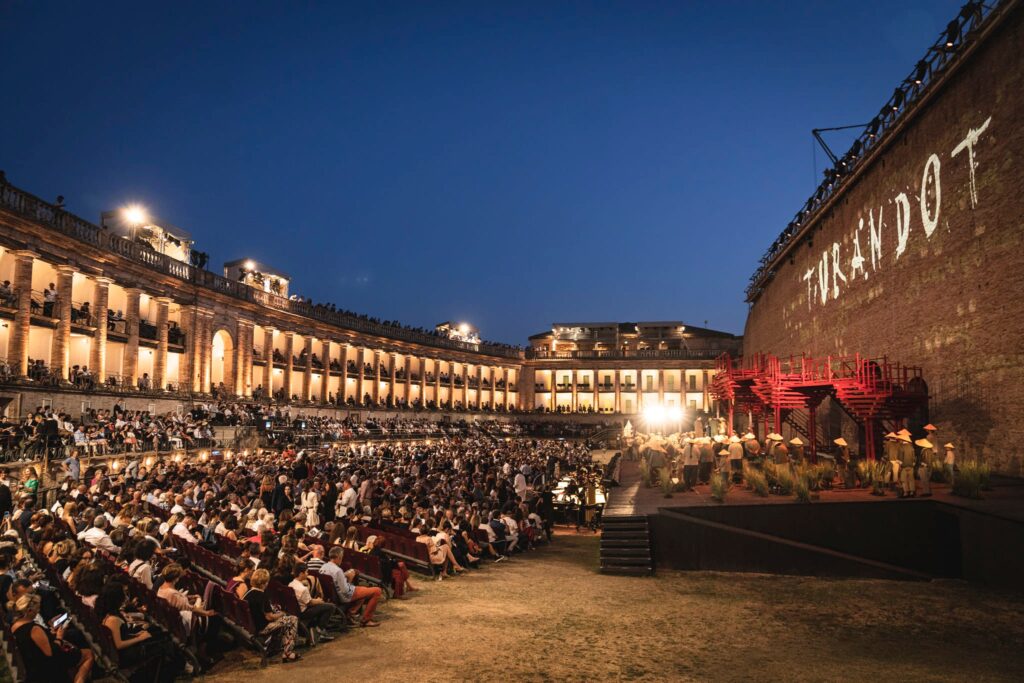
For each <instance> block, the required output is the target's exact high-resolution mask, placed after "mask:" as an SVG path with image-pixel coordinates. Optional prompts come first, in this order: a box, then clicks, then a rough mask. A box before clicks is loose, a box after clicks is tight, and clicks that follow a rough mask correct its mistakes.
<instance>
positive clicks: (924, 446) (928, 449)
mask: <svg viewBox="0 0 1024 683" xmlns="http://www.w3.org/2000/svg"><path fill="white" fill-rule="evenodd" d="M914 445H915V446H917V447H918V448H920V449H921V451H920V452H919V453H918V456H917V459H918V462H919V463H920V464H919V465H918V466H917V476H918V477H920V478H921V497H922V498H927V497H929V496H931V495H932V460H934V459H935V448H934V446H932V442H931V441H929V440H928V439H918V440H917V441H915V442H914Z"/></svg>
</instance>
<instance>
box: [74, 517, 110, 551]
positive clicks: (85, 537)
mask: <svg viewBox="0 0 1024 683" xmlns="http://www.w3.org/2000/svg"><path fill="white" fill-rule="evenodd" d="M109 524H110V523H109V522H108V521H107V518H106V517H104V516H103V515H97V516H96V519H95V520H94V521H93V526H91V527H89V528H88V529H86V530H85V531H83V532H82V533H80V534H78V539H79V540H80V541H85V542H86V543H88V544H89V545H92V546H95V547H97V548H102V549H103V550H106V551H107V552H108V553H119V552H121V549H120V548H119V547H117V546H116V545H114V542H113V541H112V540H110V535H109V534H107V526H108V525H109Z"/></svg>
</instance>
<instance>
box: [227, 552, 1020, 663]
mask: <svg viewBox="0 0 1024 683" xmlns="http://www.w3.org/2000/svg"><path fill="white" fill-rule="evenodd" d="M597 552H598V545H597V539H596V538H595V537H592V536H574V535H571V534H569V535H560V536H557V537H556V540H555V543H554V544H553V545H552V546H550V547H547V548H544V549H542V550H539V551H536V552H534V553H531V554H530V555H529V556H526V557H521V558H516V559H514V560H511V561H509V562H503V563H500V564H498V565H496V566H490V565H488V566H487V567H486V568H484V569H481V570H479V571H476V572H474V573H472V574H470V575H469V576H465V577H459V578H456V579H453V580H450V581H444V582H441V583H436V582H429V581H424V580H422V579H421V580H420V581H419V582H418V585H419V586H422V588H423V590H422V591H421V592H419V593H417V594H415V597H413V598H411V599H409V600H404V601H399V600H392V601H390V602H388V603H387V604H385V605H384V606H383V608H382V609H380V610H379V615H380V617H379V618H380V621H381V622H382V625H381V627H380V628H376V629H356V630H354V631H352V632H349V633H348V634H345V635H343V636H341V637H340V638H338V639H337V640H335V641H334V642H333V643H327V644H324V645H322V646H320V647H318V648H316V649H314V650H312V651H305V652H304V653H303V657H304V658H303V661H302V662H300V663H298V664H292V665H287V666H284V665H281V664H280V663H276V662H275V663H272V664H271V665H270V666H268V667H267V668H265V669H259V668H258V661H257V660H256V659H255V658H254V657H253V656H252V655H249V654H245V655H242V654H239V653H237V652H236V653H233V654H231V655H229V657H228V659H227V660H226V661H225V662H222V663H221V664H220V665H219V666H218V667H217V671H216V674H215V675H212V676H209V677H207V678H208V680H212V681H218V682H219V681H225V682H227V681H247V682H251V683H256V682H258V681H278V680H298V679H306V680H324V681H326V680H354V681H366V680H384V681H392V680H394V681H399V680H400V681H403V682H412V681H451V680H471V681H493V680H502V679H507V680H526V681H602V680H611V681H618V680H643V681H839V680H842V681H876V682H877V681H881V680H886V681H963V680H971V681H972V683H977V682H979V681H1001V680H1006V681H1010V680H1017V681H1019V680H1021V671H1022V670H1024V596H1021V595H1008V594H1002V593H996V592H990V591H987V590H984V589H981V588H979V587H976V586H970V585H967V584H963V583H959V582H933V583H905V582H888V581H864V580H840V579H815V578H802V577H781V576H766V575H757V574H723V573H688V572H660V573H659V574H658V576H656V577H654V578H630V577H615V576H604V575H601V574H598V573H597V571H596V567H597Z"/></svg>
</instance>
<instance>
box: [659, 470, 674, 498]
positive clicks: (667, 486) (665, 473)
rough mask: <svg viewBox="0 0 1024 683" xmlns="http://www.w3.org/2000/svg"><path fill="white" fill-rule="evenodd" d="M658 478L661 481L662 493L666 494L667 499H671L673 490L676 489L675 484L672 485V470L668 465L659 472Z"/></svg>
mask: <svg viewBox="0 0 1024 683" xmlns="http://www.w3.org/2000/svg"><path fill="white" fill-rule="evenodd" d="M658 477H659V478H660V479H661V492H662V493H664V494H665V497H666V498H671V497H672V489H673V488H674V484H673V483H672V468H671V467H668V466H667V465H666V466H665V467H662V468H661V469H660V470H658Z"/></svg>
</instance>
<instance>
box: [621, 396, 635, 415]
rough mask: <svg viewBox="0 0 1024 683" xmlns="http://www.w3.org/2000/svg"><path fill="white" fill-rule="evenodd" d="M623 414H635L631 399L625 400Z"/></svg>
mask: <svg viewBox="0 0 1024 683" xmlns="http://www.w3.org/2000/svg"><path fill="white" fill-rule="evenodd" d="M622 412H624V413H632V412H633V400H632V399H629V398H627V399H623V402H622Z"/></svg>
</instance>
